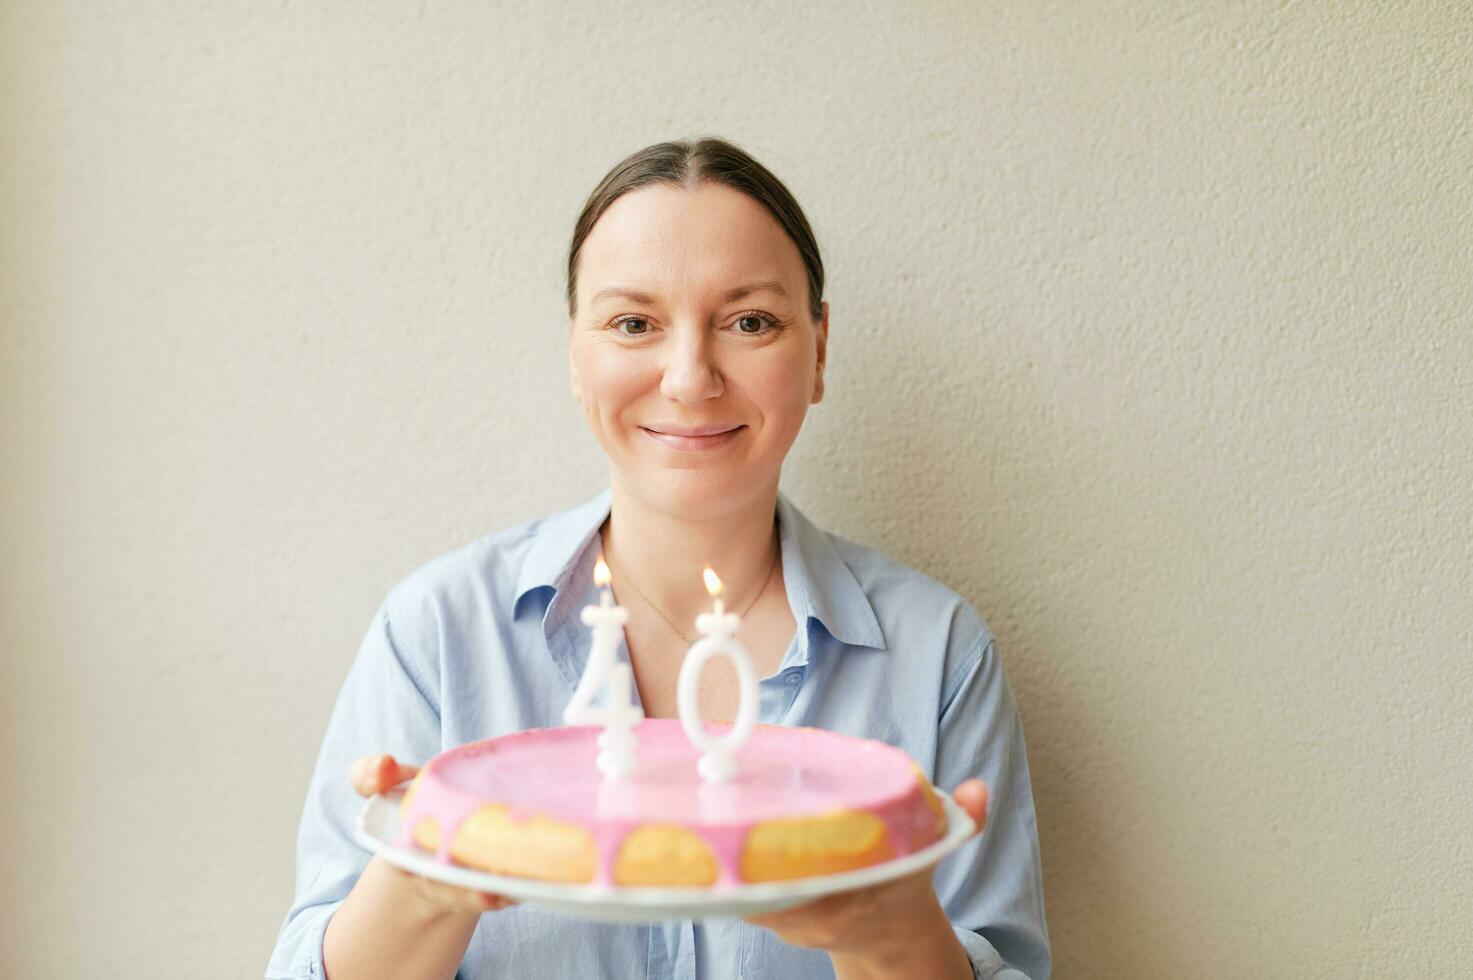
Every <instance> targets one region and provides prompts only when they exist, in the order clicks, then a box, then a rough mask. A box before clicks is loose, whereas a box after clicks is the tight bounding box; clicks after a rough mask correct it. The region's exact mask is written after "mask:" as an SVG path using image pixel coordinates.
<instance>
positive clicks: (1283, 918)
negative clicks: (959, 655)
mask: <svg viewBox="0 0 1473 980" xmlns="http://www.w3.org/2000/svg"><path fill="white" fill-rule="evenodd" d="M726 6H727V5H721V6H720V7H718V6H717V5H714V4H713V5H708V6H701V7H698V8H697V9H693V8H692V7H691V6H689V5H686V4H680V3H661V2H650V0H644V2H637V3H634V4H632V5H624V6H623V7H620V8H617V9H616V8H609V7H597V8H596V7H595V6H594V5H584V4H578V5H548V6H544V5H540V4H530V3H527V4H519V5H515V6H513V5H511V4H506V5H495V4H479V3H468V2H467V3H441V4H433V5H431V4H425V5H409V4H382V5H379V6H378V7H377V8H375V9H374V10H372V11H369V10H365V9H363V8H362V5H359V4H340V3H326V4H295V5H285V4H282V5H271V6H268V5H264V4H256V3H249V2H236V3H227V2H208V3H178V4H169V3H159V2H147V3H130V4H126V5H115V4H103V3H40V2H31V3H17V2H7V3H3V4H0V143H3V150H0V229H3V232H0V318H3V319H0V328H3V334H0V337H3V339H0V344H3V346H0V491H3V508H0V650H3V656H4V663H3V669H4V683H3V702H0V710H3V721H0V726H3V728H0V731H3V732H4V740H5V745H4V756H3V757H4V760H5V773H4V774H5V780H4V786H5V789H4V791H3V793H4V795H3V799H4V807H3V821H4V822H3V824H0V839H3V840H4V841H5V842H6V843H5V847H4V848H3V849H0V853H3V855H4V857H3V859H0V860H3V866H4V885H3V888H4V892H3V900H4V906H5V908H4V914H3V916H0V972H3V973H4V975H6V976H16V977H21V976H24V977H39V976H47V977H82V976H108V977H112V978H118V980H127V978H142V977H156V976H164V975H168V976H232V977H234V976H239V977H251V976H260V974H261V972H262V969H263V968H264V965H265V961H266V959H267V955H268V953H269V950H270V947H271V945H272V943H273V941H274V939H275V936H276V931H277V929H278V927H279V925H280V923H281V920H282V917H283V916H284V915H285V912H286V909H287V906H288V904H289V901H290V895H291V876H292V867H293V847H294V843H295V833H296V827H297V821H298V818H299V814H300V810H301V806H302V802H303V796H304V792H305V789H306V781H307V778H308V774H309V772H310V771H311V767H312V765H313V762H314V759H315V754H316V751H317V746H318V743H319V741H320V739H321V736H322V732H323V728H324V726H325V725H326V722H327V716H328V711H329V709H330V707H331V704H332V701H333V698H334V697H335V696H336V693H337V689H338V686H339V684H340V683H341V681H342V679H343V676H344V674H345V671H346V669H347V667H348V664H349V662H350V660H351V658H352V655H353V653H354V650H355V649H356V646H357V643H358V640H359V638H360V637H361V636H362V633H363V631H364V630H365V629H366V628H367V625H368V621H369V618H370V616H371V615H372V613H373V610H374V608H375V607H376V605H377V603H378V602H379V600H380V599H381V598H382V597H383V595H384V593H385V592H386V591H387V590H388V588H389V587H390V586H391V585H392V584H393V583H394V582H395V581H397V580H398V579H399V578H400V577H402V576H403V575H404V574H406V573H408V572H409V571H410V570H411V569H412V568H413V567H415V566H416V565H418V564H419V563H421V562H423V561H425V560H428V559H429V558H431V557H433V556H435V555H437V554H440V553H441V552H443V551H446V550H448V549H450V548H452V547H455V546H457V545H459V544H461V543H463V542H465V541H467V540H470V539H472V538H474V537H478V536H480V535H483V534H486V533H489V532H491V531H493V530H496V529H499V528H502V527H505V526H507V525H510V524H512V523H515V522H519V521H522V520H525V519H528V518H530V517H533V516H535V515H537V514H540V513H544V512H546V511H549V510H552V509H556V508H561V507H564V506H570V505H572V504H575V503H577V502H580V501H581V500H583V499H585V498H586V497H587V496H590V495H591V494H593V493H594V492H596V491H597V490H598V489H599V488H600V487H601V486H602V485H603V481H604V467H603V460H602V457H601V456H600V454H599V452H598V449H597V446H596V444H595V443H594V442H593V440H592V438H591V437H590V436H589V435H588V434H587V433H586V432H585V430H584V428H583V423H582V420H581V417H580V415H579V414H578V412H577V410H576V407H575V405H574V403H573V402H572V400H571V398H570V396H569V395H568V394H567V385H566V367H565V357H566V341H565V336H564V333H565V329H566V321H565V318H564V316H565V314H564V311H563V307H562V305H561V304H562V288H563V280H562V264H563V262H564V261H565V249H566V247H567V243H568V238H569V236H570V234H571V231H572V223H573V220H574V218H575V216H576V214H577V211H578V208H579V207H580V206H581V205H582V203H583V200H584V198H585V197H586V195H587V194H588V192H589V191H590V190H591V189H592V187H593V185H594V184H595V183H596V182H597V180H598V179H599V177H601V176H602V175H603V173H604V172H605V171H606V170H607V169H608V168H609V167H610V166H612V165H613V164H614V163H615V162H616V161H617V160H619V159H620V158H622V157H623V156H624V155H625V154H627V153H629V152H632V151H633V150H635V149H638V148H639V147H641V146H644V145H646V144H648V143H652V142H655V141H658V140H662V139H669V138H683V137H694V136H701V135H706V134H714V135H721V136H725V137H727V138H729V139H732V140H734V141H735V142H737V143H738V144H739V145H741V146H743V147H745V148H746V149H748V150H749V151H751V152H752V153H753V154H755V155H756V156H757V157H758V158H759V159H761V160H762V161H763V162H764V163H766V164H767V165H768V166H769V167H771V168H772V169H773V170H774V171H775V172H776V173H777V174H778V175H779V176H780V177H781V178H782V179H783V180H784V181H786V182H787V183H788V185H789V187H790V188H791V189H792V190H793V192H794V193H795V194H796V195H797V197H798V199H799V200H800V201H801V202H802V204H803V205H804V207H805V208H806V209H807V212H808V214H809V217H810V219H811V220H812V221H813V223H814V225H815V227H816V230H817V232H818V235H819V237H820V243H821V245H822V247H823V249H824V253H825V258H826V261H827V264H828V269H829V274H830V287H829V291H828V296H827V298H828V299H829V300H830V302H831V303H832V307H833V311H832V337H831V365H830V366H831V370H830V379H829V385H830V388H829V394H828V398H827V399H826V401H825V402H824V403H823V404H822V405H820V406H817V407H816V408H815V410H814V411H813V413H812V415H811V416H810V418H809V421H808V424H807V427H806V428H805V431H804V433H803V435H802V436H801V437H800V439H799V442H798V444H797V446H796V447H795V449H794V452H793V454H792V456H791V457H790V460H789V465H788V468H787V470H786V471H785V486H786V488H787V490H788V492H789V493H791V494H792V495H793V497H794V499H795V500H797V501H798V503H799V504H800V506H803V507H804V508H805V509H807V511H808V512H809V513H810V514H811V516H813V517H814V518H815V519H817V520H818V521H819V522H820V523H821V524H822V525H824V526H826V527H828V528H829V529H831V530H833V531H835V532H837V533H840V534H842V535H844V536H846V537H850V538H853V539H856V540H860V541H864V542H866V543H869V544H872V545H875V546H878V547H880V548H882V549H885V550H887V551H889V552H890V553H892V554H893V555H895V556H896V557H898V558H900V559H901V560H904V561H907V562H909V563H911V564H913V565H915V566H917V567H919V568H921V569H922V570H924V571H926V572H928V573H930V574H932V575H934V576H936V577H938V578H940V579H942V580H943V581H946V582H947V583H949V584H950V585H952V586H953V587H954V588H956V589H957V590H958V591H960V592H961V593H963V594H964V595H966V596H967V597H968V598H970V599H971V600H972V601H973V602H974V603H975V604H976V605H977V607H978V608H979V609H980V610H981V611H982V613H983V615H984V616H985V617H986V618H987V619H988V620H989V621H990V623H991V625H992V627H993V628H994V630H995V631H996V632H997V634H998V635H999V637H1000V650H1001V653H1002V656H1003V658H1004V663H1005V665H1006V667H1007V670H1008V672H1009V674H1010V677H1011V679H1012V682H1013V685H1014V687H1015V690H1016V692H1017V695H1018V698H1019V701H1020V703H1021V706H1022V710H1023V716H1024V722H1025V726H1026V732H1027V740H1028V750H1029V758H1030V762H1031V764H1032V767H1033V774H1034V780H1035V782H1034V789H1035V795H1036V801H1037V805H1038V813H1039V831H1040V837H1041V841H1042V846H1043V858H1044V868H1045V872H1046V884H1047V894H1046V897H1047V905H1048V914H1049V925H1050V930H1051V934H1052V939H1053V943H1054V950H1055V957H1056V961H1057V964H1058V969H1057V971H1056V973H1057V975H1058V976H1060V977H1107V978H1108V977H1121V978H1124V977H1132V978H1133V977H1141V976H1148V977H1187V976H1202V977H1228V976H1233V977H1239V976H1278V977H1351V976H1390V975H1397V976H1423V977H1430V976H1453V975H1463V974H1467V973H1469V972H1473V939H1470V936H1473V840H1470V831H1469V825H1470V823H1473V820H1470V816H1469V814H1470V806H1473V789H1470V780H1469V776H1470V758H1473V753H1470V750H1473V729H1470V718H1473V658H1470V654H1473V613H1470V605H1473V573H1470V565H1473V554H1470V540H1473V489H1470V488H1473V464H1470V448H1469V445H1470V439H1473V431H1470V429H1473V424H1470V420H1473V394H1470V391H1473V315H1470V308H1473V287H1470V281H1473V181H1470V179H1469V178H1470V161H1473V139H1470V119H1473V69H1470V51H1473V10H1470V8H1468V7H1467V6H1466V5H1464V4H1460V3H1433V2H1426V3H1411V4H1390V3H1387V4H1380V3H1368V2H1344V3H1319V4H1312V3H1270V2H1249V3H1232V4H1228V3H1208V4H1199V3H1187V2H1181V3H1165V2H1159V0H1111V2H1104V3H1096V4H1053V3H1039V2H1036V0H1008V2H997V3H986V4H972V3H962V2H950V3H942V2H926V3H919V2H911V3H903V4H873V5H866V6H864V7H861V6H859V5H850V4H838V3H831V2H818V3H810V4H802V5H788V4H777V3H760V4H758V5H757V6H756V7H753V8H750V9H749V10H747V11H746V12H745V13H743V14H740V15H738V14H736V13H734V12H732V11H731V10H727V9H726Z"/></svg>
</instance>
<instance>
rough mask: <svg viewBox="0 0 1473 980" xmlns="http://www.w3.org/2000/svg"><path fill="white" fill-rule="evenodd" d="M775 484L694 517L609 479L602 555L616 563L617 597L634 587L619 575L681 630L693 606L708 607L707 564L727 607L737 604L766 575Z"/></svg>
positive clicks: (773, 546) (772, 548)
mask: <svg viewBox="0 0 1473 980" xmlns="http://www.w3.org/2000/svg"><path fill="white" fill-rule="evenodd" d="M776 517H777V485H776V484H774V485H773V486H772V487H770V488H768V490H767V491H765V492H764V493H761V494H757V495H755V496H754V497H753V498H752V499H750V500H748V501H745V502H743V503H742V504H740V505H738V506H736V507H733V508H731V509H729V510H724V511H720V512H713V513H711V514H709V515H702V516H700V517H699V518H690V517H685V516H681V515H675V514H671V513H670V512H668V511H666V510H662V509H660V508H658V507H656V506H653V505H651V504H650V503H649V502H648V501H645V500H642V499H640V498H639V497H638V496H636V495H635V494H633V493H630V492H628V491H627V490H626V489H625V488H624V487H623V486H622V485H621V483H620V481H619V480H618V478H617V477H616V478H615V479H614V483H613V498H612V503H611V505H610V509H609V519H608V521H607V522H606V523H605V524H604V526H603V528H602V531H601V534H602V544H603V549H604V556H605V557H606V558H607V559H608V562H609V564H610V566H611V567H612V568H613V570H614V575H615V578H614V583H613V588H614V592H615V594H616V595H617V596H619V601H620V603H621V604H627V602H628V601H629V600H630V598H631V597H632V596H633V595H634V589H627V590H623V589H621V588H620V584H621V583H620V582H619V580H618V576H619V575H620V574H623V575H624V576H626V577H628V578H629V579H631V580H632V581H633V582H634V584H635V585H637V586H638V588H639V591H640V592H643V593H644V594H645V595H646V596H647V597H649V599H650V601H651V602H653V603H655V604H656V605H657V606H659V608H660V610H661V611H662V612H663V613H664V614H665V615H666V616H668V617H670V619H671V620H672V621H674V622H676V623H680V624H682V629H685V631H686V632H687V633H693V632H694V626H693V625H692V624H694V622H695V617H696V614H697V613H700V612H705V611H707V610H708V609H710V607H711V597H710V596H709V595H708V594H707V593H706V587H705V585H704V584H703V583H702V580H701V570H702V568H704V567H705V566H707V565H710V566H711V567H712V568H713V569H714V570H715V571H716V574H717V575H719V576H721V581H722V584H723V585H724V586H725V593H724V595H723V598H724V599H725V601H726V608H727V609H728V610H733V611H735V610H739V609H741V608H742V607H743V606H745V605H746V603H747V602H748V601H750V600H751V599H752V598H753V596H754V595H755V594H756V592H757V590H758V589H760V588H761V587H762V584H763V582H764V581H766V580H767V577H768V572H769V570H770V569H771V568H772V563H773V561H774V559H775V557H776V554H777V550H778V540H777V534H776Z"/></svg>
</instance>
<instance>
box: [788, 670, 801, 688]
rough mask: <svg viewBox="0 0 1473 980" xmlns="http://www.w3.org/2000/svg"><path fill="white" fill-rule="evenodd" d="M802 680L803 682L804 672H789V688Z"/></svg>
mask: <svg viewBox="0 0 1473 980" xmlns="http://www.w3.org/2000/svg"><path fill="white" fill-rule="evenodd" d="M801 680H803V672H802V671H801V670H790V671H788V687H792V686H793V685H795V684H797V683H798V682H799V681H801Z"/></svg>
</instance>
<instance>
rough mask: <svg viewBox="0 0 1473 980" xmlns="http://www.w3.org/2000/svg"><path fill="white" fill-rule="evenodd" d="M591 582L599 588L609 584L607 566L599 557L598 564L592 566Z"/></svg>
mask: <svg viewBox="0 0 1473 980" xmlns="http://www.w3.org/2000/svg"><path fill="white" fill-rule="evenodd" d="M593 584H594V585H596V586H598V587H599V588H600V589H602V588H604V587H605V586H607V585H608V584H609V566H608V565H607V564H605V563H604V560H603V559H602V558H600V559H599V560H598V564H596V565H594V566H593Z"/></svg>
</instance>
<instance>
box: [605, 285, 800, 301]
mask: <svg viewBox="0 0 1473 980" xmlns="http://www.w3.org/2000/svg"><path fill="white" fill-rule="evenodd" d="M764 289H766V290H769V291H771V292H774V293H777V294H778V295H779V296H781V297H783V298H784V299H787V298H788V291H787V290H786V289H784V288H783V284H782V283H780V282H778V281H777V280H776V279H763V280H760V281H758V282H751V283H747V285H745V286H737V287H735V288H732V289H728V290H727V291H726V292H724V293H722V294H721V300H722V302H724V303H730V302H732V301H733V300H738V299H741V298H742V297H743V296H746V295H748V294H749V293H756V292H760V291H761V290H764ZM610 296H622V297H624V298H625V299H629V300H633V301H634V302H636V303H653V302H654V301H655V298H654V297H653V296H651V295H650V294H649V293H642V292H640V291H639V290H637V289H628V288H625V287H622V286H609V287H607V288H605V289H600V290H599V291H598V292H596V293H594V294H593V299H592V300H590V301H589V302H591V303H597V302H598V301H599V300H601V299H605V298H607V297H610Z"/></svg>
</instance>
